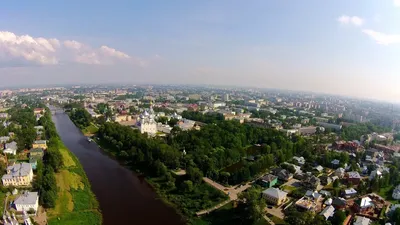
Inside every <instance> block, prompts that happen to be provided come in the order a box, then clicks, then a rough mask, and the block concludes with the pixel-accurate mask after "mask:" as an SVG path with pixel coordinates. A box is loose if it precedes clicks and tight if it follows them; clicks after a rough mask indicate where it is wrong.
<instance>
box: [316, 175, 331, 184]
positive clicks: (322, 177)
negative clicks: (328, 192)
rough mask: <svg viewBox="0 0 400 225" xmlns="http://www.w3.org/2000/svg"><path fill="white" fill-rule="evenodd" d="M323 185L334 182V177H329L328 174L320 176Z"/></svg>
mask: <svg viewBox="0 0 400 225" xmlns="http://www.w3.org/2000/svg"><path fill="white" fill-rule="evenodd" d="M319 179H320V181H321V184H322V185H329V184H330V183H332V178H330V177H328V176H327V175H323V176H321V177H319Z"/></svg>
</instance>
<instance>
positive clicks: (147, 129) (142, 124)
mask: <svg viewBox="0 0 400 225" xmlns="http://www.w3.org/2000/svg"><path fill="white" fill-rule="evenodd" d="M154 117H155V114H154V111H153V106H152V105H150V110H149V112H147V111H146V110H145V111H144V112H143V113H142V114H140V117H139V118H140V119H139V121H138V124H137V126H138V128H139V130H140V133H142V134H144V133H147V134H149V135H151V136H153V135H155V134H156V133H157V123H156V121H155V119H154Z"/></svg>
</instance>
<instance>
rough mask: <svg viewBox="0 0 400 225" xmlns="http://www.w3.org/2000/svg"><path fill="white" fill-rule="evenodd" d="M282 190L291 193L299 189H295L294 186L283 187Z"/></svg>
mask: <svg viewBox="0 0 400 225" xmlns="http://www.w3.org/2000/svg"><path fill="white" fill-rule="evenodd" d="M281 189H282V190H284V191H286V192H288V193H290V192H292V191H294V190H296V189H297V188H296V187H293V186H288V185H283V186H281Z"/></svg>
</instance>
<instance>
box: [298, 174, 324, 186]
mask: <svg viewBox="0 0 400 225" xmlns="http://www.w3.org/2000/svg"><path fill="white" fill-rule="evenodd" d="M302 184H303V185H304V187H306V188H309V189H316V188H317V187H318V185H320V184H321V180H320V179H319V178H318V177H316V176H314V175H312V176H308V177H307V178H306V179H305V180H304V181H303V182H302Z"/></svg>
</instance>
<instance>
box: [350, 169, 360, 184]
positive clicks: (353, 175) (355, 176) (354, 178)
mask: <svg viewBox="0 0 400 225" xmlns="http://www.w3.org/2000/svg"><path fill="white" fill-rule="evenodd" d="M347 181H348V182H349V183H351V184H354V185H358V184H359V183H360V181H361V176H360V174H359V173H358V172H356V171H353V172H348V173H347Z"/></svg>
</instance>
